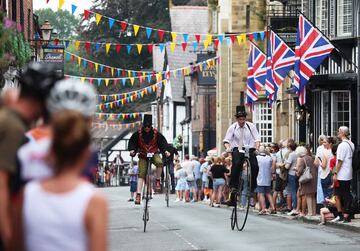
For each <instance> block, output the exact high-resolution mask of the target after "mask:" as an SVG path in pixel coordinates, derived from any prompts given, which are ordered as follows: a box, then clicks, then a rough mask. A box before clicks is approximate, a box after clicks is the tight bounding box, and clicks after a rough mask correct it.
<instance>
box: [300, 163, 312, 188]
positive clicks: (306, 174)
mask: <svg viewBox="0 0 360 251" xmlns="http://www.w3.org/2000/svg"><path fill="white" fill-rule="evenodd" d="M303 160H304V162H305V170H304V172H303V173H302V175H301V176H300V178H299V183H300V184H305V183H308V182H309V181H311V180H312V178H313V176H312V174H311V172H310V167H309V166H308V165H307V164H306V160H305V158H303Z"/></svg>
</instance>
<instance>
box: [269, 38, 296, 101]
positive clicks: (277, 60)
mask: <svg viewBox="0 0 360 251" xmlns="http://www.w3.org/2000/svg"><path fill="white" fill-rule="evenodd" d="M294 56H295V53H294V51H293V50H292V49H291V48H290V47H289V46H287V44H286V43H285V42H284V41H283V40H282V39H281V38H280V37H279V36H278V35H277V34H276V33H275V32H273V31H271V33H270V39H269V43H268V48H267V62H266V68H267V69H266V82H265V92H266V96H267V97H268V98H269V103H270V104H272V102H274V101H275V100H276V94H277V91H278V89H279V87H280V85H281V84H282V82H283V81H284V78H285V77H286V75H287V74H288V72H289V71H290V70H291V69H292V68H293V65H294V61H295V57H294Z"/></svg>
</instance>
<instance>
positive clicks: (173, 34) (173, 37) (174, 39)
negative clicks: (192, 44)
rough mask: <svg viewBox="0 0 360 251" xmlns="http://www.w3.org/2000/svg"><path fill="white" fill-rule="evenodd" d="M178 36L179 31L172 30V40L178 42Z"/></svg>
mask: <svg viewBox="0 0 360 251" xmlns="http://www.w3.org/2000/svg"><path fill="white" fill-rule="evenodd" d="M176 37H177V32H174V31H172V32H171V38H172V41H173V42H174V43H175V42H176Z"/></svg>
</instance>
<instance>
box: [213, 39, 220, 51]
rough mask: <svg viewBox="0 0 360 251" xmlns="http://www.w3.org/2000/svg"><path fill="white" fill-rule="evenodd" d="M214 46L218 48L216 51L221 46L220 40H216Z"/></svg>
mask: <svg viewBox="0 0 360 251" xmlns="http://www.w3.org/2000/svg"><path fill="white" fill-rule="evenodd" d="M214 44H215V47H216V49H217V48H218V46H219V39H217V38H216V39H214Z"/></svg>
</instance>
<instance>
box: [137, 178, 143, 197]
mask: <svg viewBox="0 0 360 251" xmlns="http://www.w3.org/2000/svg"><path fill="white" fill-rule="evenodd" d="M143 184H144V179H142V178H138V182H137V189H136V193H140V194H141V190H142V187H143Z"/></svg>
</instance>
